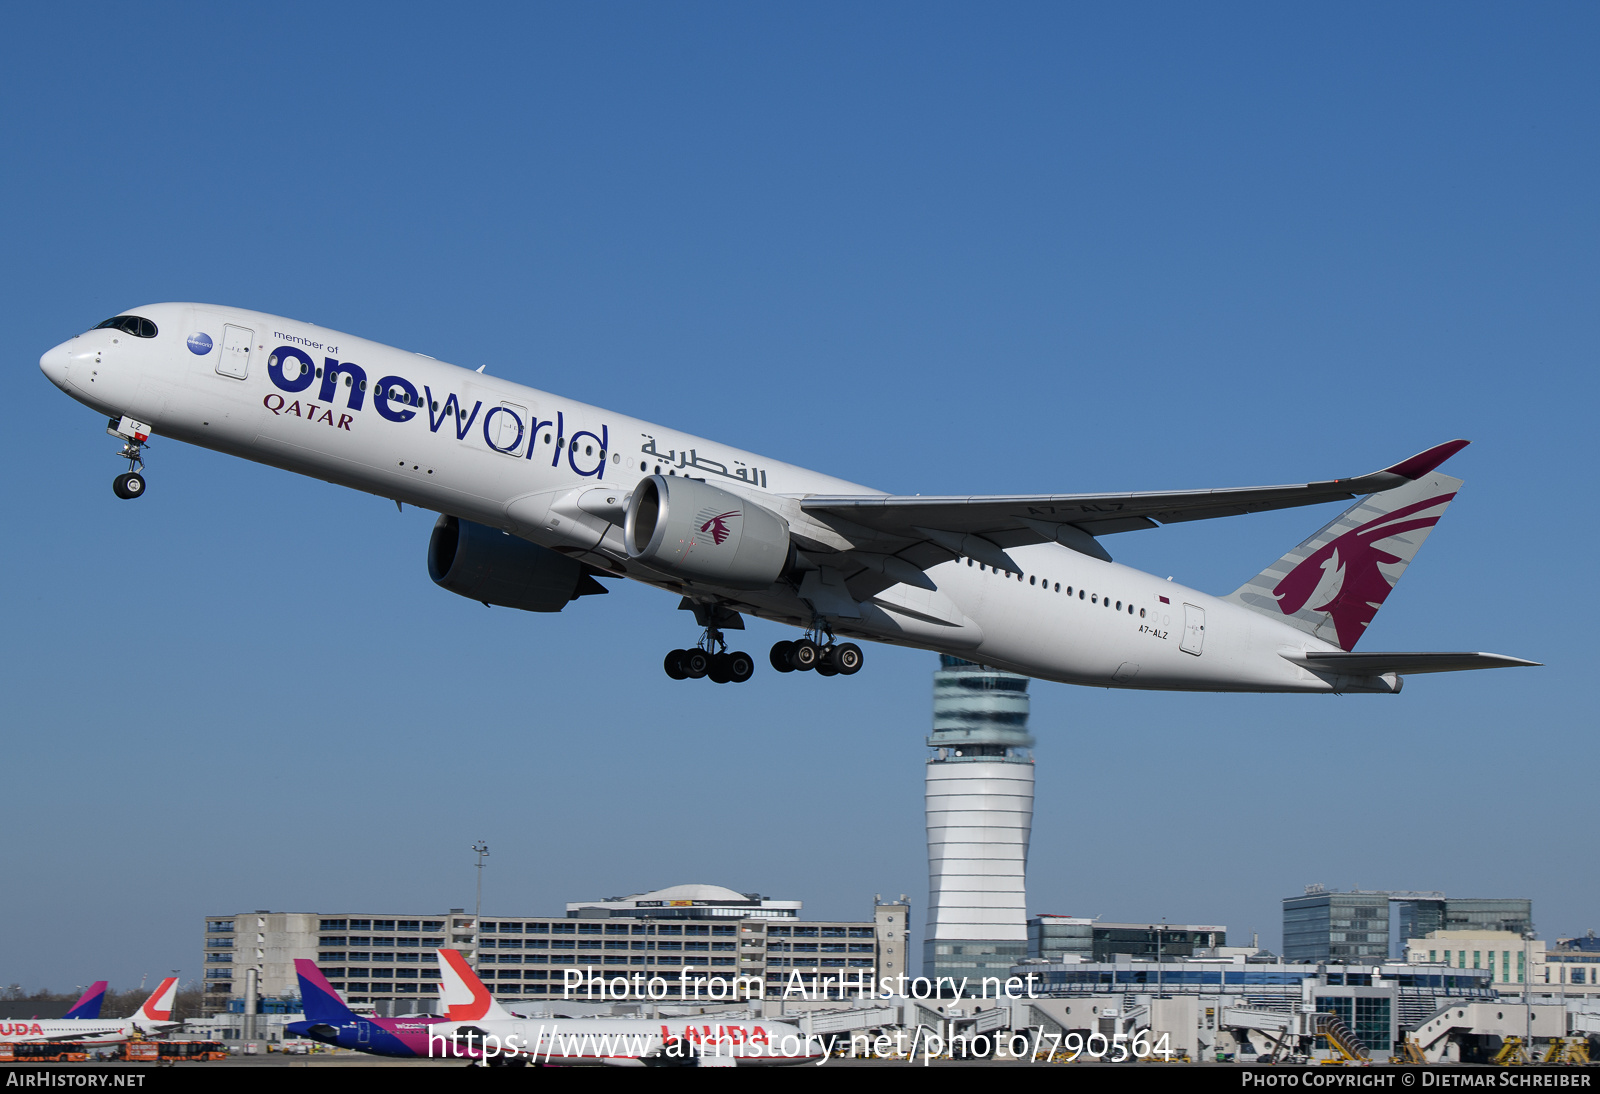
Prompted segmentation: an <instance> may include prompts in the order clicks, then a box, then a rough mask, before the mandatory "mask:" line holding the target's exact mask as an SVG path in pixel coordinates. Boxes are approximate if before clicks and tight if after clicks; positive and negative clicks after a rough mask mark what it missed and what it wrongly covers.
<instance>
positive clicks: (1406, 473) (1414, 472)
mask: <svg viewBox="0 0 1600 1094" xmlns="http://www.w3.org/2000/svg"><path fill="white" fill-rule="evenodd" d="M1471 443H1472V442H1471V441H1460V440H1457V441H1446V442H1445V443H1444V444H1436V445H1434V446H1433V447H1432V448H1430V449H1428V450H1427V451H1426V452H1418V453H1417V454H1416V455H1415V456H1412V457H1411V458H1410V459H1409V460H1401V461H1400V462H1399V463H1397V464H1395V465H1394V466H1393V467H1385V468H1384V469H1383V471H1382V472H1380V473H1381V474H1388V475H1399V476H1400V477H1402V478H1407V479H1420V478H1422V476H1424V475H1426V474H1427V473H1428V472H1429V471H1432V470H1433V469H1434V468H1435V467H1438V466H1439V465H1440V464H1441V463H1443V462H1444V461H1445V460H1448V459H1449V458H1450V457H1451V456H1454V455H1455V454H1456V453H1457V452H1460V451H1461V450H1462V449H1463V448H1465V447H1467V445H1469V444H1471Z"/></svg>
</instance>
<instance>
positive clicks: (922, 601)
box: [39, 304, 1533, 693]
mask: <svg viewBox="0 0 1600 1094" xmlns="http://www.w3.org/2000/svg"><path fill="white" fill-rule="evenodd" d="M39 367H40V368H41V369H42V370H43V371H44V373H45V375H46V376H48V377H49V378H50V380H51V381H52V382H53V383H54V384H55V385H56V386H57V387H59V388H61V390H63V391H65V392H66V393H67V394H69V395H71V396H72V397H73V398H74V399H77V400H78V401H79V402H81V403H84V404H85V405H87V406H89V407H92V408H93V409H95V410H97V411H99V412H100V413H101V414H104V415H108V416H109V418H110V422H109V431H110V432H112V433H114V434H116V435H117V436H119V437H120V438H121V440H122V441H123V446H122V450H121V452H120V454H119V455H120V457H121V458H123V459H126V460H127V461H128V471H127V472H125V473H123V474H121V475H118V476H117V478H116V480H115V483H114V485H113V488H114V489H115V491H116V493H117V494H118V496H120V497H124V498H134V497H138V496H140V495H142V494H143V493H144V490H145V478H144V474H143V466H144V456H145V445H146V443H147V442H148V440H149V438H150V437H151V436H162V437H170V438H173V439H175V440H180V441H186V442H188V443H190V444H196V445H201V446H203V447H206V448H212V449H216V450H217V451H220V452H226V453H229V454H230V455H234V456H241V457H243V458H245V459H249V460H255V461H257V462H259V463H265V464H270V465H272V466H274V467H279V468H283V469H284V470H287V471H294V472H298V473H300V474H303V475H310V476H313V477H315V478H319V479H326V480H328V481H330V482H335V483H339V484H342V485H344V486H348V487H351V488H353V489H356V490H363V491H366V492H368V493H371V494H377V495H381V496H383V497H386V498H392V499H394V500H395V501H396V502H400V503H409V504H411V505H415V506H418V507H422V508H426V509H430V510H435V511H437V512H439V513H440V514H442V515H441V516H440V518H439V520H438V522H437V524H436V525H435V527H434V532H433V537H432V540H431V541H430V543H429V545H428V570H429V574H430V575H431V576H432V578H433V580H434V581H436V582H437V583H438V584H440V585H442V586H443V587H444V588H446V589H449V590H450V591H451V592H455V593H459V594H460V595H462V596H465V597H470V598H471V599H473V600H480V601H483V602H485V603H487V604H494V605H500V606H504V607H510V608H521V609H524V610H527V611H536V612H557V611H560V610H562V609H563V608H564V607H565V606H566V605H567V604H568V603H569V602H571V601H572V600H575V599H577V598H578V597H581V596H584V595H587V594H591V593H602V592H605V591H606V589H605V587H604V586H603V585H601V584H600V583H599V581H597V580H596V579H597V578H624V577H626V578H632V579H634V580H636V581H642V582H644V583H646V584H649V585H653V586H656V587H657V588H661V589H666V590H669V591H671V592H673V593H676V594H678V595H679V596H680V597H682V600H681V601H680V605H679V606H681V607H684V608H687V609H690V610H692V611H693V613H694V616H695V620H696V623H697V625H698V627H699V628H700V629H701V631H702V634H701V638H700V640H699V642H698V643H697V644H696V645H694V646H692V647H690V648H687V649H677V650H672V651H671V652H670V653H668V654H667V656H666V660H665V668H666V671H667V673H668V674H669V675H671V676H673V677H675V678H679V679H682V678H685V677H690V678H699V677H706V676H709V677H710V678H711V679H713V680H715V681H717V682H719V683H727V682H739V681H743V680H747V679H749V677H750V676H751V674H752V673H753V672H754V670H755V664H754V659H753V658H752V657H751V656H750V655H749V654H747V653H744V652H742V651H739V650H730V649H729V648H728V642H727V637H726V632H728V631H729V630H737V629H742V628H743V625H744V624H743V615H744V614H750V615H756V616H760V617H761V618H764V619H769V620H773V621H776V622H779V623H785V624H789V625H792V626H795V627H798V628H801V629H802V630H803V631H804V634H803V636H802V637H800V638H799V639H797V640H795V641H782V642H779V643H777V644H776V645H775V646H773V647H772V650H771V653H770V656H769V660H770V662H771V664H772V666H773V667H774V668H775V669H777V670H778V671H780V672H789V671H794V670H809V671H815V672H818V673H820V674H822V675H829V676H831V675H849V674H851V673H854V672H856V671H858V670H859V669H860V668H861V665H862V660H863V655H862V651H861V648H860V647H859V646H858V645H856V643H855V642H854V641H847V639H857V640H871V641H875V642H889V643H894V644H897V645H903V646H912V647H916V648H919V649H926V650H935V651H938V652H940V653H948V654H953V655H955V656H958V657H963V658H966V659H968V660H971V661H976V662H980V663H982V664H986V665H992V666H995V667H999V668H1004V669H1009V670H1011V671H1013V672H1019V673H1023V674H1025V675H1028V676H1033V677H1038V678H1040V679H1045V680H1059V681H1063V682H1066V683H1072V684H1088V685H1093V686H1096V687H1116V688H1141V689H1161V690H1182V691H1304V692H1378V693H1394V692H1398V691H1399V690H1400V687H1401V684H1402V682H1403V681H1402V679H1401V677H1402V675H1403V674H1407V673H1420V672H1445V671H1452V670H1459V669H1475V668H1493V667H1500V666H1511V665H1530V664H1533V662H1530V661H1523V660H1520V659H1518V658H1513V657H1505V656H1501V655H1496V654H1488V653H1478V652H1406V653H1374V652H1369V651H1362V652H1356V648H1355V647H1356V644H1357V642H1359V640H1360V639H1361V636H1362V633H1363V632H1364V631H1365V629H1366V627H1367V625H1368V624H1369V623H1370V622H1371V621H1372V618H1373V616H1374V615H1375V614H1376V613H1377V610H1378V608H1379V607H1380V606H1381V605H1382V604H1383V601H1384V599H1385V598H1386V597H1387V596H1388V594H1389V591H1390V590H1391V589H1392V588H1393V587H1394V584H1395V582H1396V581H1398V580H1399V577H1400V574H1401V573H1402V572H1403V571H1404V569H1405V568H1406V566H1407V565H1408V564H1409V563H1410V562H1411V560H1412V558H1413V557H1414V556H1415V555H1416V552H1417V550H1418V548H1420V547H1421V545H1422V542H1423V540H1425V539H1426V538H1427V536H1428V533H1429V531H1430V530H1431V529H1432V528H1433V526H1434V525H1435V524H1436V523H1437V522H1438V521H1439V518H1440V517H1441V516H1442V515H1443V514H1444V511H1445V508H1446V507H1447V506H1448V505H1449V504H1450V501H1451V499H1452V498H1454V497H1455V494H1456V490H1457V488H1458V487H1459V486H1460V485H1461V480H1459V479H1455V478H1451V477H1450V476H1449V475H1445V474H1443V473H1441V472H1440V471H1439V470H1438V468H1439V465H1440V464H1442V463H1443V462H1444V461H1445V460H1446V459H1448V458H1449V457H1450V456H1451V455H1453V454H1454V453H1456V452H1457V451H1459V450H1460V449H1461V448H1463V447H1465V445H1466V443H1467V442H1465V441H1451V442H1448V443H1446V444H1441V445H1438V446H1436V447H1434V448H1431V449H1428V450H1427V451H1425V452H1422V453H1420V454H1418V455H1416V456H1413V457H1411V458H1410V459H1407V460H1403V461H1401V462H1399V463H1397V464H1394V465H1393V466H1390V467H1386V468H1384V469H1383V470H1381V471H1376V472H1373V473H1371V474H1367V475H1360V476H1356V477H1353V478H1343V479H1334V480H1329V481H1324V482H1312V483H1301V484H1291V485H1285V486H1264V487H1244V488H1227V489H1216V490H1185V491H1168V492H1141V493H1124V494H1041V495H1014V496H1008V495H998V496H979V497H935V496H927V497H924V496H921V495H916V496H910V497H906V496H895V495H889V494H883V493H880V492H877V491H874V490H871V489H869V488H867V487H864V486H859V485H857V484H855V483H851V482H845V481H843V480H841V479H836V478H832V477H830V476H828V475H824V474H821V473H819V472H816V471H810V470H807V469H805V468H803V467H796V466H794V465H792V464H787V463H781V462H779V461H777V460H773V459H770V458H768V457H766V456H762V455H759V454H757V453H754V452H746V451H743V450H741V449H737V448H732V447H730V446H728V445H725V444H721V443H718V442H717V441H713V440H707V439H705V438H703V437H694V436H690V435H689V434H687V433H682V432H679V431H677V430H673V429H670V428H668V427H666V426H661V425H656V424H653V423H651V422H645V421H640V420H638V419H636V418H630V417H627V416H625V415H622V414H618V413H615V412H613V411H609V410H604V409H601V408H599V407H594V406H586V405H584V404H582V403H576V402H572V401H569V400H566V399H563V398H561V397H560V396H557V395H552V394H549V393H547V392H543V391H538V390H535V389H534V388H530V387H525V386H523V385H521V384H517V383H513V382H512V381H510V380H505V379H502V378H500V377H497V376H488V375H484V374H483V372H482V370H479V371H477V372H473V371H470V370H468V369H464V368H458V367H456V366H454V365H448V364H445V363H444V362H442V361H436V360H434V359H432V358H430V357H426V356H423V355H421V354H418V353H410V352H407V351H404V350H399V349H394V348H392V347H390V346H385V345H382V344H380V343H377V342H369V341H367V340H365V339H362V338H356V337H353V336H351V335H347V334H340V333H338V332H336V331H331V330H326V329H324V328H321V327H317V326H313V325H311V324H309V323H301V322H297V321H295V320H292V319H284V318H281V317H278V316H273V315H264V314H262V313H260V312H252V311H241V310H238V309H234V308H224V307H217V306H212V305H206V304H153V305H150V306H148V307H141V308H137V309H134V310H133V311H130V312H127V313H124V314H121V315H117V316H114V317H112V318H111V319H108V320H106V321H105V322H103V323H101V324H100V325H98V326H97V327H95V328H93V329H92V330H89V331H88V332H86V333H84V334H80V335H77V336H76V337H74V338H71V339H69V340H68V341H66V342H63V343H62V344H61V345H59V346H57V347H56V348H54V349H52V350H50V351H49V352H47V353H45V354H44V356H43V357H41V358H40V361H39ZM1339 500H1343V501H1353V502H1354V504H1352V505H1351V506H1350V507H1349V508H1348V509H1346V510H1345V511H1344V512H1343V513H1341V514H1340V515H1339V516H1337V517H1335V518H1334V519H1333V520H1332V521H1331V522H1330V523H1328V524H1327V525H1326V526H1325V527H1324V528H1322V530H1321V531H1319V532H1317V533H1315V534H1314V535H1312V536H1311V538H1309V539H1307V540H1306V541H1304V542H1303V543H1301V544H1299V545H1298V546H1296V547H1294V548H1293V549H1292V550H1290V551H1289V552H1287V553H1286V554H1284V555H1283V556H1282V557H1281V558H1279V559H1278V560H1277V561H1275V562H1273V563H1272V564H1271V565H1270V566H1268V567H1267V568H1266V569H1264V570H1262V571H1261V572H1260V573H1259V574H1257V575H1256V576H1255V577H1252V578H1250V580H1248V581H1246V582H1245V583H1244V584H1243V585H1241V586H1240V587H1239V588H1238V589H1237V590H1235V591H1234V592H1232V593H1230V594H1228V595H1226V596H1211V595H1208V594H1206V593H1202V592H1198V591H1196V590H1193V589H1188V588H1185V587H1183V586H1181V585H1177V584H1174V583H1173V582H1171V581H1170V580H1162V579H1160V578H1158V577H1156V576H1154V575H1152V574H1147V573H1142V572H1140V571H1138V570H1134V569H1131V568H1130V567H1127V566H1121V565H1118V564H1117V563H1115V562H1113V561H1112V560H1111V556H1110V554H1109V553H1108V552H1107V551H1106V550H1105V548H1104V547H1103V546H1102V544H1101V542H1100V541H1101V539H1102V538H1103V537H1106V536H1109V535H1112V534H1114V533H1118V532H1127V531H1133V530H1136V529H1141V528H1153V527H1156V526H1157V525H1160V524H1165V523H1171V522H1174V521H1191V520H1203V519H1207V518H1211V517H1221V516H1231V515H1235V514H1240V513H1255V512H1262V511H1265V510H1269V509H1281V508H1287V507H1291V506H1299V505H1312V504H1316V503H1319V502H1328V501H1339Z"/></svg>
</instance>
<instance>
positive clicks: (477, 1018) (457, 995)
mask: <svg viewBox="0 0 1600 1094" xmlns="http://www.w3.org/2000/svg"><path fill="white" fill-rule="evenodd" d="M439 1001H440V1002H441V1003H443V1004H444V1005H445V1008H446V1009H445V1017H446V1018H448V1019H449V1020H450V1021H452V1022H492V1021H495V1020H496V1019H501V1018H514V1017H516V1016H515V1015H513V1014H512V1013H511V1012H510V1011H508V1010H506V1008H505V1007H502V1006H501V1005H500V1004H499V1003H497V1002H496V1001H495V998H494V996H493V995H491V994H490V993H489V989H488V988H486V987H484V984H483V981H482V980H479V979H478V974H477V973H475V972H473V971H472V966H471V965H468V964H467V959H466V958H465V957H462V956H461V951H460V950H440V951H439Z"/></svg>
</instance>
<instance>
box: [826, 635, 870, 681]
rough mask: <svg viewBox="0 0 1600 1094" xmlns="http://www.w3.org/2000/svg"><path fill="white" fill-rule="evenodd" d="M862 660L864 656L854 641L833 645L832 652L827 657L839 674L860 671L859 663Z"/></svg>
mask: <svg viewBox="0 0 1600 1094" xmlns="http://www.w3.org/2000/svg"><path fill="white" fill-rule="evenodd" d="M864 660H866V658H865V657H864V656H863V655H862V653H861V647H860V646H858V645H856V644H855V643H854V642H845V643H843V644H841V645H838V646H835V647H833V653H832V655H831V656H830V657H829V658H828V661H829V662H830V663H831V664H832V665H833V667H834V668H835V669H838V670H839V675H840V676H854V675H855V674H856V673H858V672H860V671H861V663H862V662H863V661H864Z"/></svg>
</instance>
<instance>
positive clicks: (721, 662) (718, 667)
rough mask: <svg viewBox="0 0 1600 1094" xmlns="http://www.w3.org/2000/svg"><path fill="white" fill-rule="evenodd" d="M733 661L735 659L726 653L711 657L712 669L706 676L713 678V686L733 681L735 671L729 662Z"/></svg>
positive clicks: (715, 654)
mask: <svg viewBox="0 0 1600 1094" xmlns="http://www.w3.org/2000/svg"><path fill="white" fill-rule="evenodd" d="M732 660H733V658H731V657H729V656H728V655H727V654H725V653H714V654H712V655H711V668H710V669H709V670H708V671H707V672H706V675H707V676H709V677H711V682H712V683H713V684H726V683H727V682H728V681H729V680H732V679H733V669H732V666H731V665H729V664H728V662H729V661H732Z"/></svg>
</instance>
